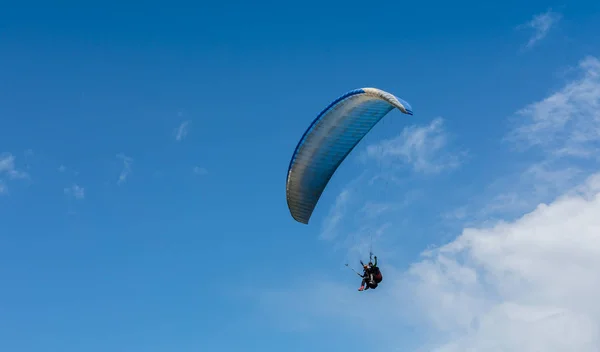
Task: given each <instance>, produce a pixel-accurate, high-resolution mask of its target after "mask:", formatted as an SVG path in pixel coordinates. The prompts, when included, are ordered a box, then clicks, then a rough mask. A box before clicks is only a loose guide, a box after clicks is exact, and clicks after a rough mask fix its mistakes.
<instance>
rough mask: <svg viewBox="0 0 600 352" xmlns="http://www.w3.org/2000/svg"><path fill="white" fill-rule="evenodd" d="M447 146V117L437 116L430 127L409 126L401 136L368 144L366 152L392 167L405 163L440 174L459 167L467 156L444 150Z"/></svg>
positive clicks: (427, 171)
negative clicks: (445, 122)
mask: <svg viewBox="0 0 600 352" xmlns="http://www.w3.org/2000/svg"><path fill="white" fill-rule="evenodd" d="M447 145H448V136H447V133H446V131H445V130H444V120H443V119H442V118H436V119H434V120H433V121H432V122H431V123H430V124H429V125H427V126H423V127H419V126H410V127H406V128H405V129H404V130H403V131H402V133H401V134H400V135H399V136H398V137H396V138H393V139H389V140H384V141H382V142H380V143H378V144H374V145H370V146H368V147H367V150H366V154H367V156H368V157H370V158H375V159H377V160H378V161H380V162H382V163H384V164H386V165H388V166H391V165H397V164H399V163H398V162H401V163H406V164H409V165H411V166H412V168H413V170H414V171H416V172H421V173H439V172H441V171H443V170H448V169H454V168H457V167H458V166H460V164H461V162H462V161H463V157H464V156H465V155H466V153H465V152H464V151H461V152H450V151H447V150H444V148H445V147H447Z"/></svg>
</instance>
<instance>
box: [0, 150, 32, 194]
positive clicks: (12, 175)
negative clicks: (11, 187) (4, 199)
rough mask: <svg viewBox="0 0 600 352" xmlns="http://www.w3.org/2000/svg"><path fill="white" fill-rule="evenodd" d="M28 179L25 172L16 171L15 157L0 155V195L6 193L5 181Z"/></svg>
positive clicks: (7, 154)
mask: <svg viewBox="0 0 600 352" xmlns="http://www.w3.org/2000/svg"><path fill="white" fill-rule="evenodd" d="M26 178H29V175H28V174H27V173H26V172H25V171H21V170H19V169H17V167H16V165H15V156H14V155H13V154H11V153H2V154H0V194H6V193H8V186H7V184H6V181H7V180H19V179H26Z"/></svg>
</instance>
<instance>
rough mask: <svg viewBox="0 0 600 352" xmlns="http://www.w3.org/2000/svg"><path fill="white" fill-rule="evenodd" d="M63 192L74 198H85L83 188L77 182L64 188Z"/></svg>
mask: <svg viewBox="0 0 600 352" xmlns="http://www.w3.org/2000/svg"><path fill="white" fill-rule="evenodd" d="M64 192H65V194H66V195H67V196H71V197H73V198H75V199H79V200H82V199H83V198H85V189H84V188H83V187H81V186H79V185H77V184H73V185H72V186H70V187H67V188H65V189H64Z"/></svg>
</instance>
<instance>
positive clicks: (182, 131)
mask: <svg viewBox="0 0 600 352" xmlns="http://www.w3.org/2000/svg"><path fill="white" fill-rule="evenodd" d="M189 125H190V121H189V120H187V121H183V122H182V123H181V124H180V125H179V127H177V128H176V129H175V140H176V141H177V142H180V141H182V140H184V139H185V137H186V136H187V134H188V131H189Z"/></svg>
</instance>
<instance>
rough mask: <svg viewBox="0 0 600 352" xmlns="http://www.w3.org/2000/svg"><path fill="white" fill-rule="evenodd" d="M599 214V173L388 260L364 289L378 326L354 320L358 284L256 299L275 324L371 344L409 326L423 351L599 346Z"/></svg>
mask: <svg viewBox="0 0 600 352" xmlns="http://www.w3.org/2000/svg"><path fill="white" fill-rule="evenodd" d="M599 212H600V174H597V175H595V176H594V177H591V178H590V179H589V180H588V182H587V183H585V184H584V185H582V186H580V187H578V188H577V189H574V190H572V191H571V192H569V193H568V194H567V195H565V196H563V197H561V198H559V199H557V200H556V201H555V202H553V203H551V204H549V205H544V204H542V205H540V206H539V207H538V208H537V209H535V210H534V211H533V212H531V213H529V214H526V215H524V216H522V217H521V218H519V219H517V220H516V221H514V222H499V223H497V224H496V225H495V226H492V227H489V228H467V229H464V231H463V232H462V234H461V235H460V236H459V237H458V238H456V239H455V240H454V241H452V242H451V243H449V244H447V245H445V246H443V247H440V248H438V249H434V250H430V251H426V252H424V253H423V257H424V259H423V260H421V261H418V262H416V263H414V264H413V265H411V266H410V268H409V269H408V270H407V271H404V272H402V271H399V270H397V269H395V268H393V267H391V266H389V265H387V264H386V263H385V259H384V262H383V265H384V266H383V267H382V270H383V273H384V283H383V284H382V287H381V288H378V291H375V292H373V293H370V294H372V295H376V296H377V299H375V300H370V301H369V315H368V316H370V317H372V319H374V320H375V321H377V324H374V325H373V324H370V320H369V319H359V316H360V315H362V314H363V313H364V312H363V311H362V310H360V309H357V307H361V306H363V304H361V302H363V303H364V299H365V298H364V297H363V296H359V294H358V293H357V292H356V287H354V286H352V285H351V284H337V283H334V282H330V279H327V280H326V279H323V280H316V279H315V278H311V280H312V282H315V284H314V285H311V287H310V288H306V289H301V288H298V287H296V285H295V284H293V287H291V288H289V289H279V290H274V291H267V292H262V293H261V295H260V296H261V301H262V303H263V304H264V306H263V307H264V308H265V312H266V313H267V314H269V315H271V316H272V317H274V318H276V319H277V324H278V325H279V326H281V325H282V324H285V326H287V327H290V326H291V327H293V328H294V329H309V328H310V326H311V325H310V324H309V323H310V322H315V321H320V322H329V321H330V322H331V324H329V326H341V327H342V328H343V329H346V330H347V331H351V330H352V329H356V330H357V331H360V330H362V331H363V332H364V331H369V333H370V334H374V335H373V336H374V341H385V343H383V342H382V343H381V344H380V345H377V344H376V342H373V343H372V344H371V347H372V350H373V351H389V350H394V347H391V346H398V347H400V348H399V350H406V348H405V347H404V346H405V345H404V344H405V341H403V339H401V338H399V337H397V336H399V335H400V334H399V330H398V329H399V328H398V327H401V326H407V324H412V325H413V326H415V325H416V326H417V327H419V328H420V329H422V330H421V331H424V336H426V337H427V338H426V341H424V343H425V344H426V345H427V346H428V348H427V350H428V351H444V352H453V351H457V352H458V351H519V352H529V351H531V352H533V351H546V352H557V351H581V352H588V351H590V352H591V351H598V350H600V302H599V301H598V299H597V293H598V292H600V217H598V215H597V214H598V213H599ZM382 258H383V256H382ZM267 307H269V309H268V310H267ZM340 324H341V325H340ZM330 328H331V327H330ZM371 328H373V330H370V329H371ZM365 329H366V330H365ZM375 336H376V338H375Z"/></svg>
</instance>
